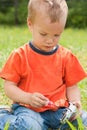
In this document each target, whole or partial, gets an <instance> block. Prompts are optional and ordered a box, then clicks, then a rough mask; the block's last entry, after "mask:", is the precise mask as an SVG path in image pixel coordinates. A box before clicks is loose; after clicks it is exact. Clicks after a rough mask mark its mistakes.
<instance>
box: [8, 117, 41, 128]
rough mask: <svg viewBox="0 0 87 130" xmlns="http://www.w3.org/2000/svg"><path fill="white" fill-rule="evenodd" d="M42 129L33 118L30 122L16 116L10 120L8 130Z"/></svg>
mask: <svg viewBox="0 0 87 130" xmlns="http://www.w3.org/2000/svg"><path fill="white" fill-rule="evenodd" d="M14 129H16V130H43V129H42V127H41V125H40V124H39V123H38V122H37V121H36V120H33V121H32V122H31V121H29V122H27V121H25V120H24V119H23V118H21V117H17V118H16V119H15V120H14V121H11V122H10V125H9V130H14Z"/></svg>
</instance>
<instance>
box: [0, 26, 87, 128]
mask: <svg viewBox="0 0 87 130" xmlns="http://www.w3.org/2000/svg"><path fill="white" fill-rule="evenodd" d="M30 39H31V34H30V32H29V30H28V28H27V26H17V27H14V26H0V69H1V68H2V66H3V65H4V63H5V61H6V59H7V57H8V56H9V54H10V53H11V51H13V50H14V49H16V48H17V47H19V46H21V45H23V44H24V43H27V42H28V41H29V40H30ZM60 44H62V45H63V46H65V47H67V48H69V49H70V50H71V51H72V52H73V53H74V54H75V55H76V56H77V57H78V59H79V61H80V62H81V64H82V66H83V68H84V70H85V71H86V72H87V29H84V30H83V29H80V30H79V29H71V28H68V29H65V31H64V32H63V34H62V36H61V39H60ZM79 88H80V90H81V98H82V107H83V109H85V110H87V79H84V80H83V81H81V82H80V83H79ZM0 104H9V105H10V104H11V101H10V100H9V99H8V98H7V97H6V96H5V93H4V90H3V81H2V80H1V79H0ZM6 127H7V126H6Z"/></svg>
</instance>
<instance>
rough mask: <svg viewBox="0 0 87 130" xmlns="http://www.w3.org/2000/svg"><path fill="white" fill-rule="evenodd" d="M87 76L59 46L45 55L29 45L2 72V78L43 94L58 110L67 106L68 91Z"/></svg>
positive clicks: (46, 108)
mask: <svg viewBox="0 0 87 130" xmlns="http://www.w3.org/2000/svg"><path fill="white" fill-rule="evenodd" d="M86 76H87V75H86V73H85V72H84V70H83V68H82V67H81V65H80V63H79V61H78V60H77V58H76V57H75V56H74V55H73V54H72V53H71V52H70V51H69V50H68V49H66V48H64V47H62V46H60V45H59V46H58V47H57V49H56V50H55V51H54V52H52V53H48V52H46V53H45V52H42V51H40V50H38V49H37V48H35V47H33V45H32V44H31V43H30V44H25V45H23V46H22V47H20V48H18V49H16V50H15V51H14V52H13V53H12V54H11V55H10V57H9V58H8V60H7V62H6V64H5V65H4V67H3V68H2V71H1V72H0V77H1V78H4V79H6V80H9V81H12V82H15V83H17V84H18V87H19V88H20V89H22V90H24V91H25V92H29V93H33V92H39V93H41V94H43V95H44V96H46V97H47V98H49V100H50V101H52V102H53V103H54V104H57V106H58V105H59V106H58V107H63V106H67V98H66V87H70V86H72V85H74V84H76V83H77V82H79V81H80V80H82V79H83V78H85V77H86ZM22 105H24V106H26V107H29V108H31V109H33V110H35V111H38V112H41V111H45V110H48V109H52V110H56V109H58V107H56V105H51V106H50V105H49V106H45V107H42V108H33V107H31V106H29V105H26V104H22Z"/></svg>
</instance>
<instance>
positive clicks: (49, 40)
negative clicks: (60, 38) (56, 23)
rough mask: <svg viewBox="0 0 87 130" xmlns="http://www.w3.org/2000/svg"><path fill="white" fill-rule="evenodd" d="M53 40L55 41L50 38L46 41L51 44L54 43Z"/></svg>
mask: <svg viewBox="0 0 87 130" xmlns="http://www.w3.org/2000/svg"><path fill="white" fill-rule="evenodd" d="M53 42H54V40H53V38H49V39H47V41H46V43H47V44H49V45H50V44H52V43H53Z"/></svg>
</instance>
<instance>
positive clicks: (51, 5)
mask: <svg viewBox="0 0 87 130" xmlns="http://www.w3.org/2000/svg"><path fill="white" fill-rule="evenodd" d="M67 13H68V8H67V5H66V2H65V0H30V2H29V4H28V18H27V24H28V27H29V29H30V31H31V33H32V37H33V38H32V41H30V42H29V43H27V44H24V45H23V46H22V47H20V48H18V49H16V50H15V51H14V52H13V53H12V54H11V55H10V57H9V58H8V60H7V62H6V64H5V65H4V67H3V68H2V71H1V72H0V77H1V78H3V79H4V80H5V83H4V90H5V93H6V95H7V96H8V97H9V98H10V99H12V100H13V105H12V111H11V112H9V111H7V110H0V130H3V129H4V127H5V125H6V123H9V130H14V129H16V130H48V129H49V128H51V129H58V128H60V129H61V130H65V129H66V130H68V128H69V126H68V125H67V123H65V124H62V123H61V121H60V120H61V118H62V116H63V113H64V112H65V111H66V109H67V107H68V106H69V102H71V103H73V104H75V105H76V107H77V109H78V111H79V113H80V114H81V113H82V112H81V111H82V110H81V101H80V91H79V89H78V86H77V83H78V82H79V81H80V80H82V79H83V78H85V77H86V76H87V75H86V73H85V72H84V70H83V68H82V67H81V65H80V63H79V61H78V60H77V58H76V57H75V56H74V55H73V54H72V52H71V51H69V50H68V49H66V48H64V47H62V46H61V45H60V44H59V39H60V36H61V34H62V32H63V30H64V27H65V23H66V19H67ZM86 114H87V113H86ZM82 120H83V121H84V120H85V122H83V123H84V124H85V125H86V124H87V121H86V117H84V114H83V113H82ZM72 124H76V126H77V121H76V117H74V118H73V121H72Z"/></svg>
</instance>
